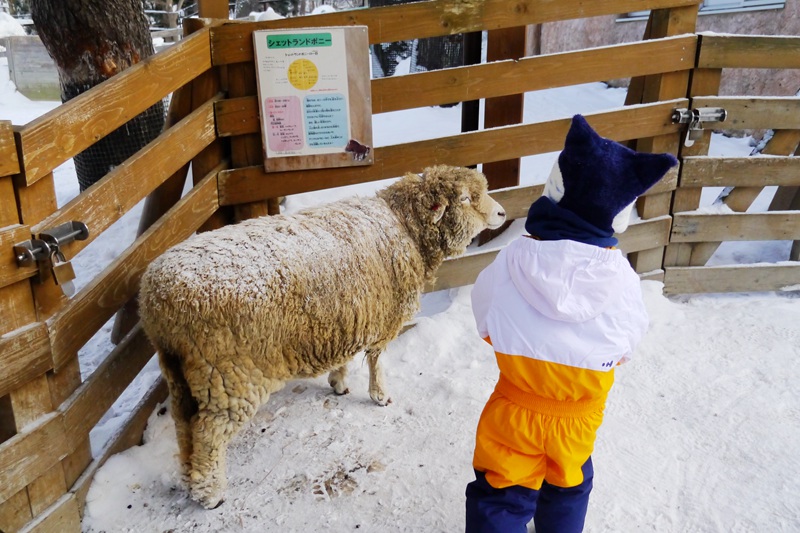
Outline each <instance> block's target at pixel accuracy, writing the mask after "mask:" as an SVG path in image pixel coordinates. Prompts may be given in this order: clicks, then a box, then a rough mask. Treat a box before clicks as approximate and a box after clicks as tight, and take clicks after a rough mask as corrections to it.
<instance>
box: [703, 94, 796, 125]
mask: <svg viewBox="0 0 800 533" xmlns="http://www.w3.org/2000/svg"><path fill="white" fill-rule="evenodd" d="M692 107H695V108H700V107H722V108H724V109H725V110H726V111H727V112H728V117H727V119H726V120H725V121H724V122H709V123H706V124H705V127H706V128H709V129H713V128H718V129H721V128H724V129H734V130H744V129H775V130H797V129H800V98H799V97H796V96H787V97H778V96H773V97H765V98H752V97H749V96H739V97H735V96H733V97H718V96H697V97H695V98H694V99H693V100H692Z"/></svg>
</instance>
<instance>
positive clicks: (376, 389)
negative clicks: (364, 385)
mask: <svg viewBox="0 0 800 533" xmlns="http://www.w3.org/2000/svg"><path fill="white" fill-rule="evenodd" d="M381 352H383V348H370V349H368V350H367V363H368V364H369V397H370V398H372V401H374V402H375V403H377V404H378V405H387V404H390V403H391V402H392V399H391V398H389V395H388V394H386V392H384V390H383V371H382V370H381V367H380V364H378V358H379V357H380V355H381Z"/></svg>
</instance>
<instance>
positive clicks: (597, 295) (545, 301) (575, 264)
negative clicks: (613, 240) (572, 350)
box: [506, 237, 626, 322]
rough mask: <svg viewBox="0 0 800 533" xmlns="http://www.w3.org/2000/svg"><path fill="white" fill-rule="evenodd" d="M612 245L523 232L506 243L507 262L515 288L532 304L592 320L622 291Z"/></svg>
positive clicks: (554, 314) (549, 313) (559, 316)
mask: <svg viewBox="0 0 800 533" xmlns="http://www.w3.org/2000/svg"><path fill="white" fill-rule="evenodd" d="M625 261H626V259H625V258H624V257H623V256H622V253H621V252H620V251H619V250H616V249H607V248H599V247H597V246H593V245H590V244H583V243H580V242H575V241H569V240H560V241H537V240H535V239H531V238H527V237H522V238H520V239H517V240H516V241H514V242H513V243H511V244H510V245H509V246H508V253H507V255H506V265H507V267H508V272H509V275H510V277H511V281H512V282H513V284H514V286H515V287H516V289H517V290H518V291H519V293H520V294H521V295H522V297H523V298H524V299H525V301H527V302H528V303H529V304H530V305H531V306H533V308H534V309H536V310H537V311H539V312H540V313H541V314H543V315H544V316H546V317H548V318H551V319H553V320H559V321H563V322H585V321H587V320H591V319H593V318H595V317H597V316H598V315H600V314H602V313H603V312H604V311H606V310H607V309H609V307H610V306H613V305H615V304H616V303H617V302H618V300H619V299H620V297H621V294H622V293H623V292H624V290H623V280H622V279H621V278H620V275H619V272H620V267H621V262H625Z"/></svg>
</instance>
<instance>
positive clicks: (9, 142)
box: [0, 120, 19, 176]
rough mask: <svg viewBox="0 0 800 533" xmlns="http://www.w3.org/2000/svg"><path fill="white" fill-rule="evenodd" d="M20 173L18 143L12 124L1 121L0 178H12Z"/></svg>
mask: <svg viewBox="0 0 800 533" xmlns="http://www.w3.org/2000/svg"><path fill="white" fill-rule="evenodd" d="M18 173H19V158H18V156H17V143H16V141H15V140H14V129H13V127H12V126H11V122H9V121H7V120H0V176H11V175H12V174H18Z"/></svg>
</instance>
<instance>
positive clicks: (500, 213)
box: [497, 211, 506, 217]
mask: <svg viewBox="0 0 800 533" xmlns="http://www.w3.org/2000/svg"><path fill="white" fill-rule="evenodd" d="M497 215H498V216H501V217H505V216H506V212H505V211H500V212H499V213H497Z"/></svg>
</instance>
